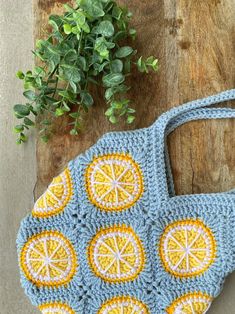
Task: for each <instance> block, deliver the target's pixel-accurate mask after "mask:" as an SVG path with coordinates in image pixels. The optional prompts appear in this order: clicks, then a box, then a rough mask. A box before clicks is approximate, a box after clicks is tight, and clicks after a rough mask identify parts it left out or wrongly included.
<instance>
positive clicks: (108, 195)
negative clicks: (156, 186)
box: [85, 154, 143, 211]
mask: <svg viewBox="0 0 235 314" xmlns="http://www.w3.org/2000/svg"><path fill="white" fill-rule="evenodd" d="M85 177H86V188H87V193H88V197H89V199H90V202H91V203H92V204H94V205H96V206H97V207H99V208H100V209H104V210H107V211H112V210H114V211H118V210H123V209H126V208H128V207H131V206H132V205H134V204H135V202H136V201H137V200H138V199H139V198H140V197H141V195H142V193H143V177H142V173H141V170H140V167H139V165H138V164H137V163H136V162H135V161H134V160H133V159H132V158H131V157H130V156H129V155H125V154H110V155H104V156H101V157H97V158H95V159H94V160H93V162H92V163H91V164H90V165H89V166H88V168H87V170H86V175H85Z"/></svg>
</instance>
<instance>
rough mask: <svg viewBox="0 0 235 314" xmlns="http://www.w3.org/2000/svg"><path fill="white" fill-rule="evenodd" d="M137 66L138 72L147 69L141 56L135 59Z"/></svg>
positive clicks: (146, 70)
mask: <svg viewBox="0 0 235 314" xmlns="http://www.w3.org/2000/svg"><path fill="white" fill-rule="evenodd" d="M137 68H138V70H139V71H140V72H148V69H147V67H146V64H145V61H144V60H143V57H142V56H141V57H140V58H139V59H138V61H137Z"/></svg>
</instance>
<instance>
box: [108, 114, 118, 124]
mask: <svg viewBox="0 0 235 314" xmlns="http://www.w3.org/2000/svg"><path fill="white" fill-rule="evenodd" d="M109 121H110V122H111V123H113V124H115V123H117V122H118V121H117V118H116V117H115V116H110V117H109Z"/></svg>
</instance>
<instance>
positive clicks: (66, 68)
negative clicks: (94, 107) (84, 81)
mask: <svg viewBox="0 0 235 314" xmlns="http://www.w3.org/2000/svg"><path fill="white" fill-rule="evenodd" d="M61 68H62V72H63V75H64V77H65V79H66V80H67V81H69V82H71V81H72V82H74V83H78V82H79V81H80V80H81V74H80V69H79V68H77V67H76V66H72V65H69V64H63V65H62V66H61Z"/></svg>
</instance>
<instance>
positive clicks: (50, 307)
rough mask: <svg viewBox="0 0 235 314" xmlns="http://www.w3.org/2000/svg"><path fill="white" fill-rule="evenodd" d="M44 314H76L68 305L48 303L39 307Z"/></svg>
mask: <svg viewBox="0 0 235 314" xmlns="http://www.w3.org/2000/svg"><path fill="white" fill-rule="evenodd" d="M39 310H40V311H41V312H42V314H75V312H74V311H73V310H72V309H71V308H70V307H69V306H68V305H66V304H62V303H57V302H55V303H47V304H42V305H40V306H39Z"/></svg>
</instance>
